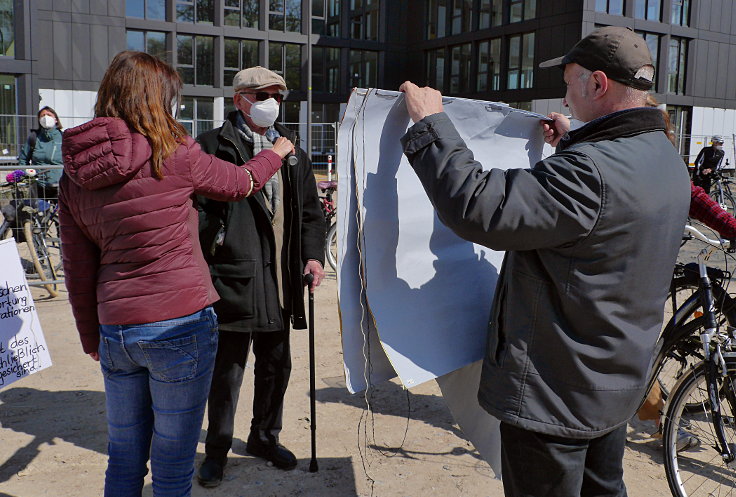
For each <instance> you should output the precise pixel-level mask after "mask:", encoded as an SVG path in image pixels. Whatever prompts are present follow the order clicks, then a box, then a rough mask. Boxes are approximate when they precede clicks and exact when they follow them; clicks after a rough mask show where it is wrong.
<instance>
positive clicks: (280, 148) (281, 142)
mask: <svg viewBox="0 0 736 497" xmlns="http://www.w3.org/2000/svg"><path fill="white" fill-rule="evenodd" d="M272 150H273V151H274V152H276V153H277V154H279V157H281V158H282V159H283V158H284V157H286V156H287V155H289V154H291V153H295V152H296V150H294V144H293V143H291V141H289V139H288V138H284V137H283V136H279V137H278V138H276V141H275V142H274V144H273V149H272Z"/></svg>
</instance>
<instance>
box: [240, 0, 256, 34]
mask: <svg viewBox="0 0 736 497" xmlns="http://www.w3.org/2000/svg"><path fill="white" fill-rule="evenodd" d="M258 3H259V0H243V27H244V28H255V29H258Z"/></svg>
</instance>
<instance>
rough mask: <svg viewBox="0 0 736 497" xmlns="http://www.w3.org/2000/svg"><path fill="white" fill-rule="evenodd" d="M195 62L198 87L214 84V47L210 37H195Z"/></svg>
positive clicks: (212, 39)
mask: <svg viewBox="0 0 736 497" xmlns="http://www.w3.org/2000/svg"><path fill="white" fill-rule="evenodd" d="M196 55H197V60H196V62H195V67H196V70H197V71H196V77H197V83H196V84H198V85H207V86H212V85H214V84H215V47H214V38H212V37H211V36H197V54H196Z"/></svg>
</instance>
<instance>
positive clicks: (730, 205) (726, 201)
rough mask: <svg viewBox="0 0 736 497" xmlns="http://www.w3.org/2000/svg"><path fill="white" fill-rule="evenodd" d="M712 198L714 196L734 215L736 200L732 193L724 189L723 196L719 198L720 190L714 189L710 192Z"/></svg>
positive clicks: (722, 206) (723, 207) (735, 212)
mask: <svg viewBox="0 0 736 497" xmlns="http://www.w3.org/2000/svg"><path fill="white" fill-rule="evenodd" d="M710 198H712V199H713V200H714V201H715V202H716V203H718V204H719V205H720V206H721V208H722V209H723V210H724V211H726V212H728V213H729V214H731V215H732V216H733V215H734V214H736V202H734V200H733V197H732V196H731V194H730V193H728V192H725V191H724V192H723V194H722V197H721V198H720V199H719V195H718V190H713V191H712V192H710Z"/></svg>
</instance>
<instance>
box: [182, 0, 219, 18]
mask: <svg viewBox="0 0 736 497" xmlns="http://www.w3.org/2000/svg"><path fill="white" fill-rule="evenodd" d="M214 18H215V2H214V0H176V20H177V21H178V22H194V23H199V24H212V21H213V20H214Z"/></svg>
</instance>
